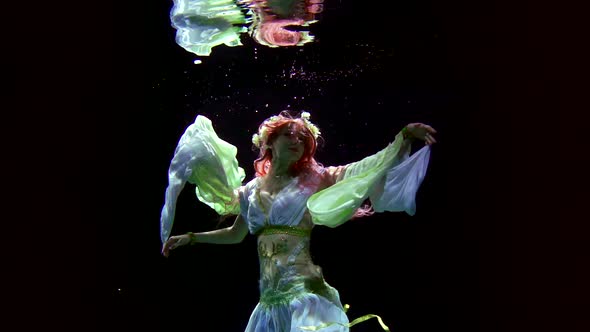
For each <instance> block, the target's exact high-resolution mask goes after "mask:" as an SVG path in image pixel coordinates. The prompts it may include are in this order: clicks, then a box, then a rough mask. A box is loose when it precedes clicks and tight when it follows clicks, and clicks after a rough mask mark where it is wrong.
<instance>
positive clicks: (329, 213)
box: [162, 112, 436, 332]
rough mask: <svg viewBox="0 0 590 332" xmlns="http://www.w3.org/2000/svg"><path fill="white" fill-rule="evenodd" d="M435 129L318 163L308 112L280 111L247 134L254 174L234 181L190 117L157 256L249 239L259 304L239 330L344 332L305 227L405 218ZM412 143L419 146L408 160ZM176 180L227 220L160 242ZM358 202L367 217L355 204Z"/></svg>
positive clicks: (235, 175) (230, 162)
mask: <svg viewBox="0 0 590 332" xmlns="http://www.w3.org/2000/svg"><path fill="white" fill-rule="evenodd" d="M435 133H436V131H435V130H434V129H433V128H432V127H430V126H428V125H425V124H422V123H411V124H408V125H407V126H406V127H405V128H404V129H402V131H400V133H399V134H398V135H396V138H395V140H394V142H393V143H391V144H389V145H388V146H387V147H386V148H385V149H383V150H382V151H380V152H378V153H376V154H374V155H372V156H369V157H367V158H364V159H363V160H361V161H358V162H355V163H351V164H347V165H344V166H331V167H324V166H322V165H321V164H319V163H318V162H316V160H315V159H314V154H315V152H316V146H317V138H318V136H319V134H320V132H319V130H318V128H317V127H316V126H315V125H314V124H313V123H311V122H310V121H309V113H307V112H303V113H302V114H301V116H300V117H298V118H297V117H291V116H290V115H289V114H288V113H287V112H282V113H281V114H279V115H276V116H273V117H270V118H269V119H267V120H265V121H264V122H263V123H262V124H261V125H260V127H259V131H258V133H257V134H255V135H254V137H253V140H252V141H253V143H254V145H255V146H256V147H257V148H258V149H259V151H260V152H259V158H258V159H257V160H256V161H255V162H254V169H255V171H256V176H255V178H254V179H252V180H251V181H250V182H248V183H247V184H246V185H241V180H242V179H243V178H244V172H243V170H242V169H241V168H239V167H237V161H236V160H235V154H236V151H235V147H233V146H232V145H230V144H228V143H226V142H224V141H222V140H220V139H219V138H218V137H217V135H215V132H214V131H213V129H212V127H211V122H210V121H209V120H208V119H207V118H205V117H203V116H198V117H197V120H196V121H195V124H193V125H191V127H189V128H188V129H187V132H186V133H185V134H184V135H183V138H181V140H180V143H179V146H178V148H177V150H176V153H175V157H174V159H173V160H172V163H171V167H170V173H169V175H170V185H169V187H168V189H167V192H166V204H165V206H164V209H163V210H162V241H163V242H164V245H163V248H162V254H163V255H164V256H166V257H168V255H169V254H170V250H173V249H176V248H178V247H180V246H184V245H189V244H195V243H217V244H229V243H239V242H241V241H242V240H243V239H244V238H245V237H246V235H247V234H248V233H252V234H255V235H256V236H257V238H258V241H257V243H258V256H259V262H260V284H259V286H260V301H259V303H258V305H257V306H256V308H255V309H254V311H253V312H252V314H251V316H250V320H249V322H248V325H247V327H246V332H286V331H292V332H295V331H305V330H319V329H321V331H325V332H334V331H338V332H343V331H348V330H349V327H350V326H352V325H353V324H354V323H355V322H356V321H355V322H353V323H349V320H348V318H347V316H346V314H345V310H344V308H343V306H342V304H341V302H340V299H339V294H338V291H337V290H336V289H334V288H333V287H331V286H330V285H328V284H327V283H326V282H325V281H324V278H323V275H322V270H321V268H320V267H319V266H317V265H315V264H314V263H313V262H312V259H311V256H310V252H309V247H310V243H309V242H310V234H311V231H312V228H313V227H314V226H315V225H326V226H329V227H336V226H338V225H340V224H342V223H344V222H346V221H347V220H350V219H351V218H353V217H360V216H364V215H369V214H371V213H372V212H373V211H375V212H382V211H406V212H407V213H409V214H414V209H415V194H416V191H417V190H418V187H419V186H420V183H421V182H422V179H423V178H424V175H425V171H426V168H427V166H428V159H429V153H430V150H429V149H430V147H429V146H430V145H431V144H433V143H435V142H436V140H435V139H434V137H433V134H435ZM414 139H419V140H422V141H424V142H425V143H426V146H425V147H423V148H422V149H421V150H420V151H418V152H416V153H414V154H413V155H412V156H409V153H410V147H411V143H412V141H413V140H414ZM216 140H217V141H216ZM186 181H189V182H191V183H194V184H196V185H197V196H198V197H199V199H200V200H201V201H203V202H205V203H206V204H208V205H209V206H211V207H213V208H214V209H215V210H216V211H217V212H218V213H220V214H237V218H236V219H235V222H234V223H233V225H232V226H230V227H227V228H223V229H218V230H214V231H210V232H203V233H190V232H189V233H188V234H184V235H178V236H172V237H170V238H168V236H169V234H170V229H171V223H172V219H173V216H174V205H175V201H176V197H177V196H178V192H179V191H180V190H181V189H182V187H183V185H184V183H185V182H186ZM367 199H370V201H371V204H372V210H373V211H370V210H369V209H368V208H366V207H362V204H363V202H365V201H366V200H367ZM365 318H366V317H365ZM363 320H364V319H363ZM357 321H358V320H357ZM382 327H383V328H384V329H386V330H387V327H386V326H385V325H384V324H382Z"/></svg>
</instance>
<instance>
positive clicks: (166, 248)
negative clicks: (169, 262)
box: [162, 234, 191, 257]
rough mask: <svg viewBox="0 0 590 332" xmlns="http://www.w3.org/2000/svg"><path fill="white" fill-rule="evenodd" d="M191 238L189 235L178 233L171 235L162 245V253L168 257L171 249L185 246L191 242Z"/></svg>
mask: <svg viewBox="0 0 590 332" xmlns="http://www.w3.org/2000/svg"><path fill="white" fill-rule="evenodd" d="M190 242H191V239H190V238H189V236H188V235H186V234H184V235H178V236H171V237H170V238H169V239H168V241H166V243H164V245H163V246H162V255H164V257H168V255H170V250H172V249H176V248H178V247H181V246H185V245H187V244H190Z"/></svg>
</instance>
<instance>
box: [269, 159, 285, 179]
mask: <svg viewBox="0 0 590 332" xmlns="http://www.w3.org/2000/svg"><path fill="white" fill-rule="evenodd" d="M290 168H291V164H289V163H286V162H282V163H281V162H280V161H277V162H276V163H274V162H273V163H271V166H270V170H269V172H268V175H269V176H272V177H277V178H278V177H286V176H290V175H291V174H290V171H289V170H290Z"/></svg>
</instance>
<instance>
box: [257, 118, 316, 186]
mask: <svg viewBox="0 0 590 332" xmlns="http://www.w3.org/2000/svg"><path fill="white" fill-rule="evenodd" d="M277 117H278V119H277V120H275V121H272V122H266V121H265V122H263V123H262V124H261V125H260V127H259V128H258V129H259V132H260V131H261V130H262V128H263V127H266V131H267V135H266V137H267V138H266V141H261V142H260V153H259V156H258V159H256V160H255V161H254V170H255V171H256V176H264V175H266V173H267V172H268V170H269V169H270V166H271V163H272V150H271V149H269V148H268V146H270V145H271V144H272V143H273V141H274V140H275V139H276V138H277V136H278V133H279V131H280V130H281V129H282V128H284V127H285V126H289V125H294V126H295V129H296V130H297V132H298V133H299V135H300V137H299V138H300V139H301V141H302V142H303V155H302V156H301V158H299V160H298V161H296V162H295V163H294V164H293V165H291V168H290V169H289V172H290V173H291V174H292V175H297V174H300V173H301V172H304V171H313V170H315V169H316V167H317V166H318V163H317V161H316V160H315V159H314V155H315V151H316V149H317V140H316V138H315V137H314V136H313V133H312V132H311V131H310V130H309V129H308V128H307V127H306V126H305V122H304V121H303V119H301V118H293V117H292V116H291V115H290V114H289V113H288V112H287V111H282V112H281V113H280V114H279V115H278V116H277Z"/></svg>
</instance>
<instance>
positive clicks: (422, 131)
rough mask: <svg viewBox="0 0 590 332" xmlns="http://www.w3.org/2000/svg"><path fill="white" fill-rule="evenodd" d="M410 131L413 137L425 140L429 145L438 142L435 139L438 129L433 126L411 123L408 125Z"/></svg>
mask: <svg viewBox="0 0 590 332" xmlns="http://www.w3.org/2000/svg"><path fill="white" fill-rule="evenodd" d="M406 128H407V130H408V133H409V134H410V135H412V136H413V137H415V138H417V139H420V140H423V141H425V142H426V144H428V145H432V144H434V143H436V140H435V139H434V136H433V135H434V134H436V130H434V128H432V127H431V126H429V125H427V124H423V123H410V124H409V125H407V126H406Z"/></svg>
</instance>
